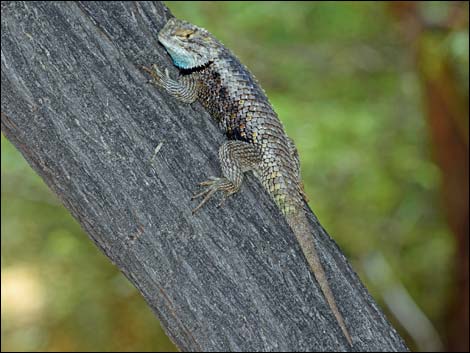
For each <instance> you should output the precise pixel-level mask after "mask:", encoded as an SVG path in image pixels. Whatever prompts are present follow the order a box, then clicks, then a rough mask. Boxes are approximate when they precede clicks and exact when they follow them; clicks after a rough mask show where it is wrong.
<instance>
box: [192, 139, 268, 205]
mask: <svg viewBox="0 0 470 353" xmlns="http://www.w3.org/2000/svg"><path fill="white" fill-rule="evenodd" d="M219 161H220V166H221V168H222V175H223V176H222V177H210V178H209V180H207V181H203V182H202V183H199V185H200V186H205V187H206V188H205V189H204V190H203V191H202V192H200V193H198V194H195V195H194V196H193V197H192V198H191V199H192V200H194V199H197V198H199V197H203V199H202V201H201V202H200V203H199V205H198V206H197V207H196V208H195V209H194V210H193V214H194V213H196V212H197V211H198V210H199V209H201V207H203V206H204V205H205V204H206V203H207V201H209V199H210V198H211V197H212V196H213V195H214V194H215V193H216V192H217V191H223V192H224V195H223V197H222V201H221V202H220V204H219V206H221V205H223V203H224V201H225V199H226V198H227V197H229V196H231V195H233V194H235V193H237V192H238V190H240V187H241V185H242V182H243V174H244V173H245V172H247V171H249V170H253V169H257V167H258V166H259V164H260V163H261V152H260V151H259V150H258V149H256V147H255V146H253V145H251V144H249V143H248V142H244V141H227V142H225V143H224V144H223V145H222V146H221V147H220V148H219Z"/></svg>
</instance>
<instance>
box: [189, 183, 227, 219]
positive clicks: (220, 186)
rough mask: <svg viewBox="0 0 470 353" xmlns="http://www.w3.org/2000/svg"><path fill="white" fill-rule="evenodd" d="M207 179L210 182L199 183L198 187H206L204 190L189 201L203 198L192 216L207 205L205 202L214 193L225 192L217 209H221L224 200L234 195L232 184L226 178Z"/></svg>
mask: <svg viewBox="0 0 470 353" xmlns="http://www.w3.org/2000/svg"><path fill="white" fill-rule="evenodd" d="M209 179H210V180H206V181H203V182H201V183H199V185H200V186H206V188H205V189H204V190H203V191H201V192H200V193H197V194H194V195H193V196H192V197H191V200H195V199H197V198H199V197H204V198H203V199H202V201H201V202H200V203H199V205H197V207H196V208H195V209H194V210H193V214H195V213H196V212H197V211H199V210H200V209H201V207H202V206H204V205H205V204H206V203H207V201H209V199H210V198H211V197H212V195H214V193H215V192H216V191H218V190H223V191H225V193H224V196H223V198H222V201H221V202H220V203H219V205H218V206H217V207H221V206H222V205H223V204H224V203H225V199H226V198H227V197H228V196H230V195H232V194H233V193H234V191H232V189H233V184H232V183H231V182H230V181H229V180H227V179H226V178H217V177H210V178H209Z"/></svg>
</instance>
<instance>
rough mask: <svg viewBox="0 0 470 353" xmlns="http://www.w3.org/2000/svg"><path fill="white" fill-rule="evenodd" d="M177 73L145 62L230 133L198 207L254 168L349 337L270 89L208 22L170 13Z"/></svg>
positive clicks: (168, 32)
mask: <svg viewBox="0 0 470 353" xmlns="http://www.w3.org/2000/svg"><path fill="white" fill-rule="evenodd" d="M158 40H159V42H160V43H161V44H162V45H163V46H164V47H165V49H166V51H167V52H168V53H169V55H170V57H171V59H172V61H173V63H174V65H175V66H176V67H177V68H179V69H180V73H181V75H180V77H179V78H178V79H177V80H174V79H172V78H171V77H170V75H169V72H168V69H166V68H165V70H164V71H162V70H161V69H160V68H159V67H158V66H157V65H155V64H153V65H152V66H151V68H147V67H143V69H144V70H145V71H147V72H148V73H149V74H150V75H151V77H152V80H151V81H150V82H152V83H153V84H155V85H157V86H160V87H161V88H163V89H164V90H166V91H167V92H168V93H169V94H170V95H172V96H173V97H175V98H177V99H178V100H179V101H181V102H184V103H188V104H190V103H193V102H195V101H197V100H198V101H199V102H200V103H201V104H202V105H203V106H204V108H205V109H206V110H207V111H208V113H209V114H210V115H211V116H212V117H213V118H215V119H216V120H217V121H218V123H219V125H220V126H221V127H222V129H223V130H224V132H225V134H226V136H227V139H228V141H226V142H225V143H224V144H223V145H222V146H221V147H220V148H219V153H218V157H219V161H220V166H221V169H222V176H220V177H214V176H212V177H210V178H209V180H207V181H204V182H201V183H200V184H199V185H201V186H204V187H205V189H204V190H203V191H202V192H200V193H198V194H195V195H193V198H192V199H197V198H202V201H201V202H200V203H199V205H198V206H197V207H196V208H195V209H194V210H193V213H195V212H197V211H198V210H199V209H201V207H202V206H203V205H204V204H206V202H207V201H208V200H209V199H210V198H211V197H212V196H213V195H214V194H215V193H216V192H217V191H222V192H223V195H222V201H221V204H222V203H223V202H224V200H225V199H226V198H227V197H228V196H230V195H233V194H235V193H237V192H238V191H239V190H240V186H241V185H242V182H243V175H244V173H245V172H247V171H252V172H253V173H254V174H255V176H256V177H257V178H258V179H259V180H260V181H261V183H262V185H263V186H264V188H265V189H266V190H267V192H268V193H269V194H270V195H271V197H272V198H273V200H274V202H275V203H276V205H277V206H278V208H279V209H280V211H281V212H282V214H283V215H284V217H285V218H286V221H287V223H288V224H289V226H290V228H291V229H292V231H293V233H294V235H295V237H296V239H297V241H298V243H299V245H300V248H301V250H302V252H303V254H304V256H305V258H306V260H307V263H308V265H309V268H310V270H311V271H312V272H313V274H314V276H315V279H316V280H317V282H318V284H319V286H320V289H321V291H322V293H323V295H324V297H325V299H326V301H327V303H328V305H329V307H330V309H331V311H332V312H333V314H334V316H335V318H336V320H337V322H338V324H339V326H340V328H341V331H342V332H343V334H344V336H345V338H346V339H347V341H348V343H349V345H350V346H352V338H351V335H350V334H349V331H348V329H347V327H346V324H345V321H344V318H343V316H342V315H341V313H340V311H339V309H338V306H337V304H336V301H335V299H334V296H333V293H332V291H331V288H330V285H329V284H328V279H327V277H326V274H325V270H324V269H323V266H322V264H321V262H320V259H319V256H318V253H317V250H316V248H315V243H314V240H313V235H312V232H311V231H310V228H309V224H308V221H307V216H306V213H305V209H304V200H306V196H305V194H304V191H303V184H302V181H301V177H300V162H299V157H298V153H297V149H296V147H295V145H294V143H293V141H292V140H291V139H290V138H289V137H288V136H287V134H286V132H285V131H284V127H283V125H282V123H281V121H280V120H279V118H278V116H277V114H276V112H275V111H274V109H273V107H272V105H271V104H270V102H269V100H268V98H267V95H266V93H265V92H264V90H263V89H262V88H261V86H260V85H259V83H258V81H257V80H256V78H255V77H254V75H253V74H251V73H250V72H249V70H248V69H247V68H246V67H245V66H244V65H243V64H241V63H240V61H239V60H238V59H237V57H236V56H235V55H234V54H232V52H231V51H230V50H229V49H228V48H226V47H225V46H224V45H223V44H222V43H221V42H219V41H218V40H217V39H216V38H215V37H214V36H213V35H212V34H211V33H209V32H208V31H207V30H205V29H203V28H201V27H198V26H195V25H193V24H191V23H189V22H186V21H184V20H180V19H177V18H175V17H172V18H170V19H169V20H168V22H167V23H166V24H165V25H164V27H163V28H162V29H161V30H160V31H159V33H158Z"/></svg>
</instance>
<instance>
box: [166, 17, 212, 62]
mask: <svg viewBox="0 0 470 353" xmlns="http://www.w3.org/2000/svg"><path fill="white" fill-rule="evenodd" d="M158 40H159V41H160V43H162V44H163V46H164V47H165V49H166V50H167V51H168V53H169V54H170V56H171V58H172V59H173V62H174V64H175V65H176V66H177V67H179V68H182V69H194V68H197V67H201V66H204V65H207V64H208V63H210V62H211V61H213V60H214V58H215V57H216V56H217V45H216V44H217V40H216V39H215V38H214V37H213V36H212V35H211V34H210V33H209V32H208V31H206V30H205V29H203V28H200V27H197V26H195V25H193V24H191V23H189V22H186V21H182V20H179V19H176V18H174V17H173V18H171V19H170V20H169V21H168V22H167V23H166V24H165V26H164V27H163V29H162V30H161V31H160V32H159V33H158Z"/></svg>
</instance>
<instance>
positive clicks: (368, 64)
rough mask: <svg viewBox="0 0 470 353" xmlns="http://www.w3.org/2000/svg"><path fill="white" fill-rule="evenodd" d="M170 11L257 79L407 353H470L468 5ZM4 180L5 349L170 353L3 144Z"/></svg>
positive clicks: (234, 5)
mask: <svg viewBox="0 0 470 353" xmlns="http://www.w3.org/2000/svg"><path fill="white" fill-rule="evenodd" d="M166 4H167V6H168V7H169V8H170V9H171V11H172V12H173V13H174V15H176V16H177V17H180V18H183V19H186V20H188V21H190V22H193V23H195V24H197V25H200V26H203V27H205V28H206V29H208V30H209V31H211V32H212V33H213V34H215V35H216V36H217V37H218V38H219V39H220V40H221V41H222V42H223V43H224V44H225V45H227V46H228V47H229V48H231V49H232V50H233V52H234V53H235V54H236V55H237V56H238V57H239V58H240V59H241V61H242V62H243V63H245V64H246V65H247V66H248V67H249V68H250V69H251V71H252V72H254V73H255V75H256V76H257V78H258V80H259V81H260V82H261V84H262V85H263V87H264V89H265V90H266V92H267V94H268V96H269V97H270V100H271V102H272V103H273V105H274V107H275V109H276V110H277V112H278V113H279V116H280V118H281V120H282V121H283V123H284V125H285V127H286V129H287V131H288V134H289V135H290V136H291V137H292V138H293V139H294V141H295V142H296V144H297V146H298V149H299V153H300V157H301V163H302V174H303V179H304V183H305V188H306V192H307V194H308V195H309V197H310V200H311V201H310V206H311V207H312V209H313V210H314V212H315V213H316V214H317V216H318V218H319V219H320V221H321V222H322V224H323V226H324V227H325V228H326V229H327V230H328V232H329V233H330V234H331V235H332V236H333V237H334V238H335V240H336V242H337V243H338V244H339V245H340V247H341V249H342V250H343V251H344V252H345V254H346V255H347V257H348V258H349V259H350V261H351V262H352V265H353V267H354V269H355V270H356V271H357V272H358V274H359V275H360V277H361V279H362V280H363V282H364V283H365V284H366V286H367V288H368V289H369V291H370V292H371V294H372V295H373V296H374V298H375V299H376V300H377V302H378V303H379V304H380V305H381V307H382V309H383V310H384V311H385V312H386V314H387V316H388V318H389V319H390V320H391V321H392V322H393V324H394V326H395V327H396V328H397V329H398V330H399V331H400V333H401V335H402V336H403V337H404V338H405V340H406V341H407V343H408V345H409V346H410V348H412V349H413V350H420V351H424V350H435V351H437V350H461V351H465V350H467V351H468V64H469V63H468V51H469V46H468V3H467V2H434V3H431V2H422V3H407V2H401V3H395V2H394V3H386V2H380V3H379V2H368V3H326V2H315V3H313V2H289V3H269V2H231V3H227V2H217V3H215V2H166ZM1 177H2V178H1V197H2V208H1V219H2V223H1V231H2V238H1V245H2V247H1V249H2V257H1V261H2V262H1V263H2V273H1V280H2V292H1V294H2V297H1V298H2V300H1V303H2V304H1V312H2V316H1V320H2V321H1V322H2V330H1V332H2V333H1V335H2V337H1V338H2V343H1V348H2V351H41V350H47V351H52V350H61V351H72V350H74V351H77V350H82V351H90V350H98V351H130V350H141V351H166V350H175V348H174V347H173V345H172V343H171V342H170V341H169V340H168V338H167V337H166V336H165V334H164V332H163V330H162V329H161V328H160V327H159V324H158V321H157V320H156V319H155V317H154V316H153V314H152V312H151V310H150V309H149V308H148V307H147V306H146V304H145V302H144V301H143V299H142V298H141V297H140V295H139V294H138V293H137V291H136V290H135V289H134V288H133V287H132V286H131V285H130V284H129V283H128V281H127V280H126V279H125V278H124V276H123V275H122V274H121V273H120V272H119V271H118V270H117V269H116V268H115V267H114V266H113V265H112V264H111V263H110V262H109V261H108V260H107V258H106V257H105V256H104V255H103V254H101V253H100V252H99V250H98V249H97V248H96V247H95V246H94V245H93V243H92V242H91V241H90V240H89V239H88V237H87V236H86V234H84V232H83V231H82V230H81V229H80V227H79V226H78V224H77V222H76V221H75V220H74V219H73V218H72V217H71V216H70V215H69V214H68V212H67V211H65V209H64V208H63V206H62V205H61V204H60V202H59V201H58V199H57V198H56V197H55V196H54V195H53V194H52V193H51V192H50V191H49V190H48V188H47V187H46V186H45V184H44V183H43V182H42V180H41V179H40V178H39V177H38V176H37V175H36V174H35V173H34V172H33V171H32V170H31V168H30V167H29V166H28V165H27V163H26V162H25V161H24V159H23V158H22V156H21V155H20V154H19V152H18V151H16V150H15V149H14V147H12V145H11V144H10V143H9V142H8V141H7V140H6V139H5V138H4V137H3V135H2V140H1Z"/></svg>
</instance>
